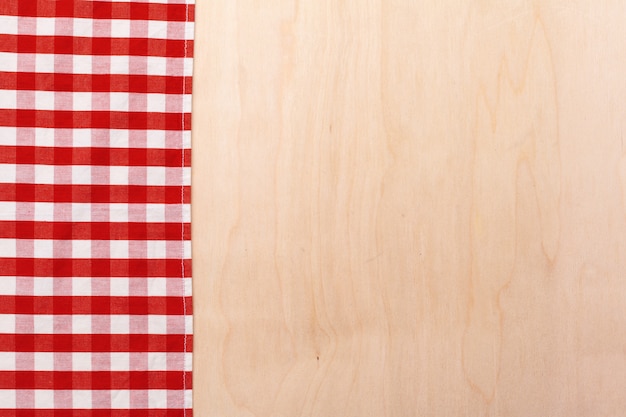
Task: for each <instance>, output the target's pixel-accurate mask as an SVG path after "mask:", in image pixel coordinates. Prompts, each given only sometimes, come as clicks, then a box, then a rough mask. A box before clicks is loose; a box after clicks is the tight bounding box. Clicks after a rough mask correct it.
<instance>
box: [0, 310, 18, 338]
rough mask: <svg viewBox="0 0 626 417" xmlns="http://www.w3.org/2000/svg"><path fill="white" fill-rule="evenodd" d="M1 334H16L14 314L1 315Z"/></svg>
mask: <svg viewBox="0 0 626 417" xmlns="http://www.w3.org/2000/svg"><path fill="white" fill-rule="evenodd" d="M0 333H9V334H13V333H15V315H14V314H0Z"/></svg>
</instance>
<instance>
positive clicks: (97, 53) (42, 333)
mask: <svg viewBox="0 0 626 417" xmlns="http://www.w3.org/2000/svg"><path fill="white" fill-rule="evenodd" d="M193 20H194V4H193V1H191V0H187V1H185V0H177V1H176V0H170V1H168V0H160V1H147V2H145V1H144V2H133V1H119V0H110V1H64V0H59V1H52V0H28V1H27V0H3V1H1V2H0V416H2V417H11V416H34V417H44V416H55V417H56V416H63V417H78V416H85V417H86V416H103V417H104V416H107V417H108V416H117V417H122V416H135V417H142V416H163V417H165V416H168V417H174V416H180V417H183V416H184V417H191V416H192V404H191V392H192V391H191V390H192V379H191V370H192V357H191V352H192V342H193V339H192V303H191V241H190V239H191V232H190V198H191V196H190V182H191V172H190V169H191V167H190V162H191V154H190V152H191V150H190V147H191V131H190V129H191V75H192V57H193V30H194V25H193Z"/></svg>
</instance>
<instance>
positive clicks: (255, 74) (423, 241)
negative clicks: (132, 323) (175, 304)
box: [192, 0, 626, 417]
mask: <svg viewBox="0 0 626 417" xmlns="http://www.w3.org/2000/svg"><path fill="white" fill-rule="evenodd" d="M625 22H626V2H624V1H621V0H620V1H618V0H614V1H600V0H573V1H556V0H554V1H551V0H544V1H534V2H531V1H523V0H510V1H500V0H498V1H496V0H480V1H452V0H430V1H424V0H419V1H418V0H376V1H374V0H300V1H295V0H198V2H197V15H196V43H195V73H194V91H193V94H194V102H193V103H194V104H193V106H194V108H193V209H192V211H193V214H192V216H193V218H192V222H193V257H194V263H193V274H194V310H195V323H194V331H195V341H194V407H195V411H194V414H195V415H197V416H199V417H205V416H207V417H218V416H219V417H239V416H241V417H298V416H316V417H335V416H337V417H339V416H341V417H350V416H354V417H365V416H376V417H383V416H407V417H409V416H437V417H439V416H442V417H447V416H472V417H474V416H506V417H513V416H520V417H539V416H551V417H555V416H559V417H560V416H563V417H577V416H590V417H617V416H624V415H625V413H626V149H625V143H626V139H625V138H624V131H625V127H626V24H625Z"/></svg>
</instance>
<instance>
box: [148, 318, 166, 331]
mask: <svg viewBox="0 0 626 417" xmlns="http://www.w3.org/2000/svg"><path fill="white" fill-rule="evenodd" d="M148 333H150V334H166V333H167V320H166V316H161V315H149V316H148Z"/></svg>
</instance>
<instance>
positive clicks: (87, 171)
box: [72, 165, 91, 185]
mask: <svg viewBox="0 0 626 417" xmlns="http://www.w3.org/2000/svg"><path fill="white" fill-rule="evenodd" d="M72 184H77V185H89V184H91V165H74V166H72Z"/></svg>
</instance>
